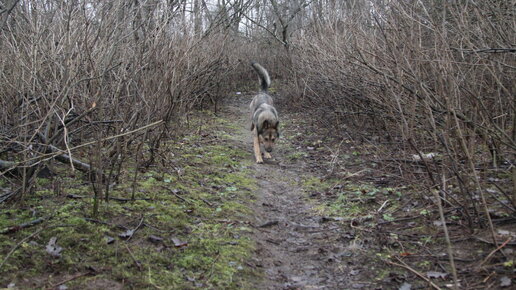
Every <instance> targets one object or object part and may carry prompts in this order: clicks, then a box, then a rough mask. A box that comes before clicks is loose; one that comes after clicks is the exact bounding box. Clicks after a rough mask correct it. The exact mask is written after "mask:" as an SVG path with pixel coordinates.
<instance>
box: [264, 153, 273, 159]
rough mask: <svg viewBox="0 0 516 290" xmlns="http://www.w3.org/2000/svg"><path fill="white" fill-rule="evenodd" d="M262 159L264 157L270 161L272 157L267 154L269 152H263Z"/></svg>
mask: <svg viewBox="0 0 516 290" xmlns="http://www.w3.org/2000/svg"><path fill="white" fill-rule="evenodd" d="M263 157H265V158H266V159H271V158H272V155H271V154H270V153H269V152H265V153H264V154H263Z"/></svg>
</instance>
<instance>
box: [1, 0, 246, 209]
mask: <svg viewBox="0 0 516 290" xmlns="http://www.w3.org/2000/svg"><path fill="white" fill-rule="evenodd" d="M0 3H2V7H0V11H1V13H2V14H1V15H0V16H1V17H2V22H1V25H2V26H1V27H0V28H1V31H0V52H1V53H0V106H1V114H0V128H1V129H0V134H1V135H0V174H1V175H4V176H7V175H8V176H11V177H13V176H14V177H17V178H15V179H13V178H9V179H6V180H8V181H9V182H12V184H11V185H12V186H10V187H11V188H12V189H13V190H7V191H3V192H2V193H1V194H0V202H3V201H5V200H7V199H8V198H11V197H17V198H18V199H20V198H22V196H23V195H24V194H26V193H28V192H30V191H31V187H32V185H33V184H34V179H35V177H36V176H37V175H38V173H39V172H40V171H41V170H46V166H45V165H46V164H47V163H48V161H49V160H53V159H56V160H58V161H61V162H63V163H66V164H69V165H70V167H72V168H74V169H75V170H80V171H83V172H86V173H87V174H89V175H90V179H91V181H92V182H94V183H95V184H97V185H98V186H96V187H94V188H96V191H98V192H97V194H99V196H100V195H102V194H105V195H106V196H107V195H108V192H107V191H108V190H109V184H112V183H113V182H115V181H116V180H117V178H118V176H119V174H120V171H121V170H122V169H123V168H124V166H125V165H126V164H127V162H128V161H131V162H133V164H132V166H134V162H135V163H136V168H141V167H145V166H150V165H152V164H153V163H154V162H155V161H156V159H157V154H158V153H157V152H158V150H159V148H160V144H161V143H162V141H163V139H164V138H168V137H169V136H175V135H177V134H178V133H179V132H181V130H182V128H184V124H185V123H186V122H187V120H188V118H187V116H188V113H189V112H191V111H192V110H194V109H199V108H202V107H203V106H204V107H206V106H209V107H210V108H213V107H214V106H216V104H217V102H218V99H219V98H220V97H221V96H224V95H226V94H227V93H228V92H229V90H230V89H231V88H232V83H233V82H232V76H233V73H234V67H235V66H236V65H239V63H238V62H237V60H236V59H234V58H233V57H231V53H232V52H233V51H235V49H236V44H235V42H234V41H232V40H231V38H230V35H229V34H228V33H225V32H224V29H223V27H224V25H223V24H217V23H215V24H214V25H213V27H212V31H210V32H206V33H204V34H202V35H201V34H196V33H193V32H192V29H191V25H190V24H189V23H190V19H189V18H188V16H187V14H186V12H185V9H184V7H183V5H184V1H122V0H116V1H47V0H36V1H3V2H0ZM217 27H220V28H217ZM144 153H145V154H144ZM104 186H105V191H106V192H102V191H103V188H104Z"/></svg>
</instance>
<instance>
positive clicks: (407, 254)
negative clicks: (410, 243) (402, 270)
mask: <svg viewBox="0 0 516 290" xmlns="http://www.w3.org/2000/svg"><path fill="white" fill-rule="evenodd" d="M411 255H413V254H412V253H409V252H403V253H400V256H402V257H407V256H411Z"/></svg>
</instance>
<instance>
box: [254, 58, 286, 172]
mask: <svg viewBox="0 0 516 290" xmlns="http://www.w3.org/2000/svg"><path fill="white" fill-rule="evenodd" d="M251 65H252V66H253V68H254V69H255V70H256V72H257V73H258V76H259V78H260V88H261V90H260V92H259V93H258V94H257V95H256V96H255V97H254V98H253V100H252V101H251V104H250V105H249V107H250V109H251V131H253V144H254V145H253V147H254V155H255V157H256V163H263V159H262V155H261V150H260V144H263V146H264V148H265V151H266V152H265V153H264V156H265V158H272V156H271V154H270V152H272V148H273V146H274V142H275V140H276V139H277V138H278V137H279V132H278V124H279V119H278V112H277V111H276V109H275V108H274V106H273V101H272V97H271V96H270V95H269V94H267V90H268V89H269V87H270V85H271V79H270V77H269V74H268V73H267V70H266V69H265V68H263V67H262V66H261V65H259V64H258V63H256V62H253V63H251Z"/></svg>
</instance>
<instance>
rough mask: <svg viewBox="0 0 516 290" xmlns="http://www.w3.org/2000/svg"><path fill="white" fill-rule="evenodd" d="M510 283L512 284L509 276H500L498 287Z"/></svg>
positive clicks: (507, 285) (509, 284)
mask: <svg viewBox="0 0 516 290" xmlns="http://www.w3.org/2000/svg"><path fill="white" fill-rule="evenodd" d="M511 285H512V280H511V278H509V277H507V276H503V277H502V278H500V287H509V286H511Z"/></svg>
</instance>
